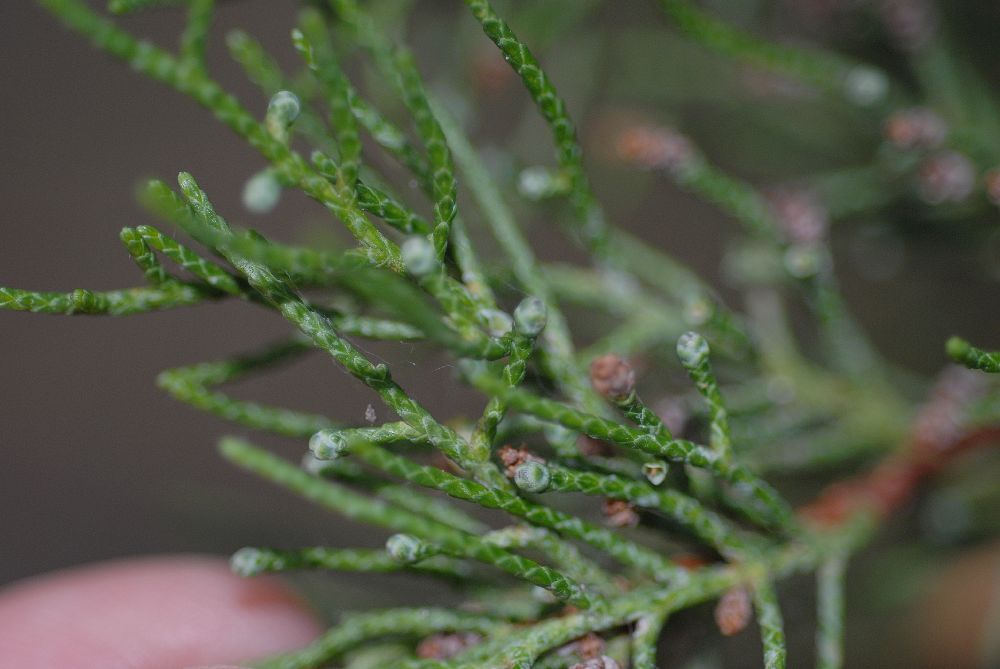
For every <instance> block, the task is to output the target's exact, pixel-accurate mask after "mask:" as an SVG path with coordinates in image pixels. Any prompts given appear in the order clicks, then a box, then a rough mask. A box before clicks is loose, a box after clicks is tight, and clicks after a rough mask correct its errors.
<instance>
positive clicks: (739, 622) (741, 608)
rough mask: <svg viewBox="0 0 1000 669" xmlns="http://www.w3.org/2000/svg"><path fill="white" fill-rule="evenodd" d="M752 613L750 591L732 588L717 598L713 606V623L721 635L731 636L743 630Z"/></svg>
mask: <svg viewBox="0 0 1000 669" xmlns="http://www.w3.org/2000/svg"><path fill="white" fill-rule="evenodd" d="M752 613H753V610H752V608H751V606H750V593H748V592H747V591H746V589H745V588H733V589H732V590H727V591H726V592H725V594H723V595H722V597H720V598H719V603H718V604H717V605H716V606H715V624H716V625H718V626H719V631H720V632H722V634H723V635H725V636H733V635H734V634H738V633H739V632H742V631H743V629H744V628H745V627H746V626H747V624H748V623H749V622H750V616H751V614H752Z"/></svg>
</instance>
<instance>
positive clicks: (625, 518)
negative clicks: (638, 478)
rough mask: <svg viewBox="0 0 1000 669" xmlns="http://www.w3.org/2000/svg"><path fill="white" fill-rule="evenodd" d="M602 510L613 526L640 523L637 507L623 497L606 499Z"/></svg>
mask: <svg viewBox="0 0 1000 669" xmlns="http://www.w3.org/2000/svg"><path fill="white" fill-rule="evenodd" d="M601 511H602V512H603V513H604V517H605V519H606V520H607V523H608V525H610V526H611V527H635V526H636V525H638V524H639V514H638V513H637V512H636V510H635V507H634V506H633V505H632V504H631V503H629V502H627V501H625V500H623V499H606V500H604V503H603V505H602V507H601Z"/></svg>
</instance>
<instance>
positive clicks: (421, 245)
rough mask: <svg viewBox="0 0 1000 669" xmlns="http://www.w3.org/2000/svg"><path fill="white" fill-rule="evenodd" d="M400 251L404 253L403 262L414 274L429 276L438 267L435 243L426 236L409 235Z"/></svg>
mask: <svg viewBox="0 0 1000 669" xmlns="http://www.w3.org/2000/svg"><path fill="white" fill-rule="evenodd" d="M400 251H401V252H402V254H403V264H405V265H406V269H407V270H408V271H409V272H410V274H412V275H413V276H416V277H421V276H427V275H428V274H430V273H431V272H432V271H434V268H435V267H437V256H435V254H434V245H433V244H432V243H431V241H430V240H429V239H427V238H426V237H421V236H419V235H418V236H414V237H409V238H408V239H407V240H406V241H405V242H403V246H402V247H401V248H400Z"/></svg>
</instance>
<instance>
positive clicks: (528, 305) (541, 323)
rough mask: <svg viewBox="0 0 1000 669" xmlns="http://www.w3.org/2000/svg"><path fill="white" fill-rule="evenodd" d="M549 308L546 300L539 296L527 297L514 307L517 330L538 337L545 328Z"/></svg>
mask: <svg viewBox="0 0 1000 669" xmlns="http://www.w3.org/2000/svg"><path fill="white" fill-rule="evenodd" d="M547 320H548V309H547V308H546V306H545V302H542V301H541V300H540V299H538V298H537V297H526V298H524V299H523V300H521V303H520V304H518V305H517V308H516V309H514V325H515V326H516V327H517V331H518V332H520V333H521V334H523V335H525V336H528V337H537V336H538V335H540V334H541V333H542V330H544V329H545V323H546V321H547Z"/></svg>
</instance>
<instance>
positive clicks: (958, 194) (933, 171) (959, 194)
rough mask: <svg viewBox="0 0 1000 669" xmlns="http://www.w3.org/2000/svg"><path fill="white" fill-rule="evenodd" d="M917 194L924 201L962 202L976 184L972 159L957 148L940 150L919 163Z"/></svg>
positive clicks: (939, 202)
mask: <svg viewBox="0 0 1000 669" xmlns="http://www.w3.org/2000/svg"><path fill="white" fill-rule="evenodd" d="M917 179H918V187H919V190H920V197H921V198H922V199H923V200H924V201H925V202H926V203H927V204H944V203H946V202H961V201H963V200H965V199H966V198H967V197H969V195H971V194H972V190H973V189H974V188H975V186H976V172H975V168H974V167H973V165H972V162H971V161H970V160H969V159H968V158H966V157H965V156H964V155H962V154H961V153H959V152H958V151H939V152H938V153H935V154H934V155H932V156H929V157H928V158H927V159H926V160H924V162H923V163H922V164H921V165H920V171H919V174H918V176H917Z"/></svg>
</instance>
